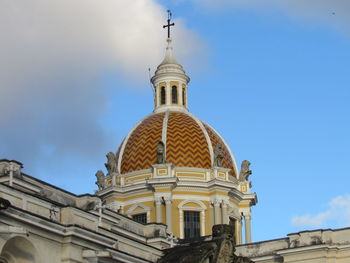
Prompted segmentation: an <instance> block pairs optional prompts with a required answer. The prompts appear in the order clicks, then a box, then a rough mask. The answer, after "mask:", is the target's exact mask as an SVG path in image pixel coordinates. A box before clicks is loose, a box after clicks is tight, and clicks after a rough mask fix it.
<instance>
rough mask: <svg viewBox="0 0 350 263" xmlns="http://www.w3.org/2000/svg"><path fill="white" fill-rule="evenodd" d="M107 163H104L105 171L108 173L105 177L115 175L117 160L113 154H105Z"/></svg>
mask: <svg viewBox="0 0 350 263" xmlns="http://www.w3.org/2000/svg"><path fill="white" fill-rule="evenodd" d="M106 157H107V163H105V166H106V169H107V171H108V173H107V175H112V174H117V173H118V165H117V159H116V156H115V154H114V153H112V152H109V153H107V154H106Z"/></svg>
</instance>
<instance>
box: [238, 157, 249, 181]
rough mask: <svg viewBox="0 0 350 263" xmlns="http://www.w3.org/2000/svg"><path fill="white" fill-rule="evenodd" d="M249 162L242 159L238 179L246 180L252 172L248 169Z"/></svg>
mask: <svg viewBox="0 0 350 263" xmlns="http://www.w3.org/2000/svg"><path fill="white" fill-rule="evenodd" d="M249 166H250V162H249V161H247V160H244V161H243V162H242V164H241V171H240V172H239V180H240V181H242V182H243V181H248V177H249V175H251V174H252V171H251V170H249Z"/></svg>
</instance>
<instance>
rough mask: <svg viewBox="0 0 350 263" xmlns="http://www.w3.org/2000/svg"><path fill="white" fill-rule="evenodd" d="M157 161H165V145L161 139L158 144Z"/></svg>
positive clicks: (159, 162)
mask: <svg viewBox="0 0 350 263" xmlns="http://www.w3.org/2000/svg"><path fill="white" fill-rule="evenodd" d="M157 163H158V164H162V163H165V146H164V143H163V142H162V141H159V142H158V144H157Z"/></svg>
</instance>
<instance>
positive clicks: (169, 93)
mask: <svg viewBox="0 0 350 263" xmlns="http://www.w3.org/2000/svg"><path fill="white" fill-rule="evenodd" d="M165 90H166V99H165V101H166V102H165V105H171V86H170V82H169V81H167V82H166V86H165Z"/></svg>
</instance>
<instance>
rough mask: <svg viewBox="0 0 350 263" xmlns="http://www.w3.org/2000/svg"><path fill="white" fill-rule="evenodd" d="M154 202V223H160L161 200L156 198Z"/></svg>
mask: <svg viewBox="0 0 350 263" xmlns="http://www.w3.org/2000/svg"><path fill="white" fill-rule="evenodd" d="M154 201H155V202H156V222H157V223H162V199H161V198H160V197H156V198H155V199H154Z"/></svg>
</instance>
